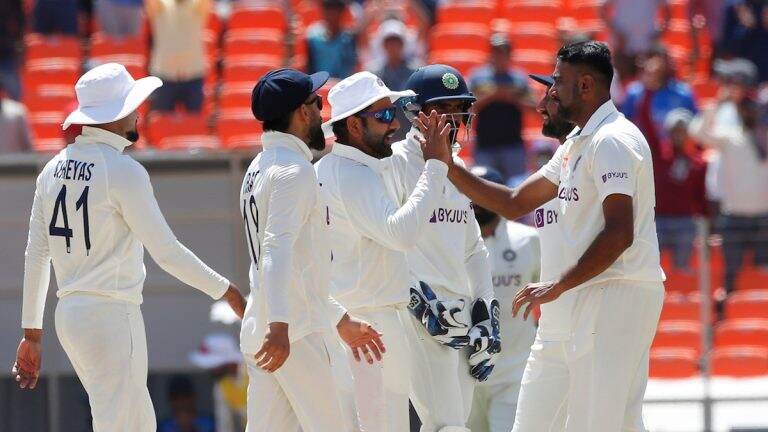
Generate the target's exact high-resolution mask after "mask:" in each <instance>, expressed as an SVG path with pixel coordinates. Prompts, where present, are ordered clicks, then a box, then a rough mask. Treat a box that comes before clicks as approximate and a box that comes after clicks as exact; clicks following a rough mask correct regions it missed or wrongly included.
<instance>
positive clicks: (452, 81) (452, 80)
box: [443, 72, 459, 90]
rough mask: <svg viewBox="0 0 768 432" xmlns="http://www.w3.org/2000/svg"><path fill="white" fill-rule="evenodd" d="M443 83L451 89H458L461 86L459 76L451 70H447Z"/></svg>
mask: <svg viewBox="0 0 768 432" xmlns="http://www.w3.org/2000/svg"><path fill="white" fill-rule="evenodd" d="M443 85H444V86H445V88H447V89H449V90H456V89H457V88H458V87H459V78H458V77H457V76H456V75H454V74H452V73H450V72H446V73H444V74H443Z"/></svg>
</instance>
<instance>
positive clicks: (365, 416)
mask: <svg viewBox="0 0 768 432" xmlns="http://www.w3.org/2000/svg"><path fill="white" fill-rule="evenodd" d="M406 96H415V94H414V93H413V92H412V91H403V92H394V91H391V90H390V89H388V88H387V86H386V85H384V82H382V80H381V79H380V78H379V77H377V76H376V75H374V74H372V73H370V72H359V73H356V74H354V75H352V76H350V77H348V78H346V79H344V80H342V81H340V82H339V83H338V84H336V85H335V86H333V87H332V88H331V90H330V92H329V93H328V100H329V102H330V104H331V119H330V120H329V121H327V122H325V123H324V124H323V127H324V128H325V130H326V132H327V133H326V136H335V137H336V142H335V143H334V144H333V149H332V150H331V153H330V154H328V155H326V156H325V157H323V158H322V159H321V160H320V161H319V162H318V163H317V164H316V165H315V169H316V171H317V178H318V181H319V182H320V193H321V196H322V197H323V201H324V203H325V205H326V207H325V208H326V213H325V216H326V219H325V222H326V224H327V225H328V226H329V228H330V236H331V245H332V248H331V249H332V254H333V262H332V265H331V292H332V294H333V296H334V298H335V299H337V300H338V301H339V302H340V303H341V304H342V305H343V306H344V307H345V308H347V309H348V310H349V311H350V313H353V314H354V315H355V316H358V317H361V318H363V319H365V320H366V321H368V322H370V323H371V324H373V325H374V326H375V327H376V328H377V329H378V330H380V331H382V332H383V334H384V336H383V337H382V339H383V341H384V344H385V345H386V347H387V352H386V354H384V356H383V358H382V361H381V362H379V363H377V364H376V365H373V366H372V365H367V364H363V363H359V362H355V361H352V362H350V366H351V369H352V375H353V377H354V385H355V392H354V393H355V403H356V405H357V411H358V418H359V420H360V427H361V429H362V430H364V431H366V432H404V431H408V430H409V416H408V393H409V390H410V388H409V386H410V376H409V369H408V368H409V365H408V347H407V343H406V341H405V339H404V338H403V336H402V335H403V333H404V332H405V331H404V329H403V325H402V322H401V319H406V320H409V319H410V318H409V315H408V312H407V310H406V305H407V304H408V299H409V287H410V286H411V279H410V273H409V272H408V263H407V261H406V258H405V251H406V250H408V249H409V248H411V247H413V246H414V245H415V244H416V241H417V239H418V238H419V235H420V233H421V232H422V231H423V229H424V228H425V226H426V225H427V222H428V221H429V217H430V215H431V213H432V210H433V208H434V207H435V205H436V204H437V203H438V202H439V201H440V196H441V194H442V192H443V187H444V185H445V183H446V175H447V173H448V166H447V165H446V163H445V160H447V159H448V158H449V157H450V156H451V152H450V146H449V145H448V135H449V127H450V126H449V125H448V124H446V123H445V119H444V118H443V121H438V119H437V115H436V114H435V115H433V117H432V119H431V121H432V124H431V126H432V129H431V130H430V131H428V133H427V134H426V137H427V139H426V140H425V141H422V142H421V149H422V151H423V153H424V159H426V163H424V164H423V166H422V171H421V174H420V176H419V181H418V183H417V184H416V187H415V188H414V190H413V191H411V193H410V194H409V196H408V199H407V200H406V202H405V204H404V205H402V206H398V205H395V203H394V201H393V200H392V199H391V198H390V197H389V195H388V193H387V192H386V189H385V186H384V181H383V179H382V174H383V171H386V170H388V169H389V167H388V160H387V159H386V158H387V157H389V156H391V155H392V149H391V147H390V146H391V145H392V142H393V140H392V137H393V135H394V134H395V132H397V130H398V129H399V128H400V124H399V122H398V121H397V119H396V117H395V115H396V112H397V109H398V108H397V107H396V106H395V105H394V104H393V102H395V101H397V100H398V99H400V98H401V97H406ZM440 131H442V132H443V133H442V135H440V134H438V133H437V132H440ZM401 314H402V315H401Z"/></svg>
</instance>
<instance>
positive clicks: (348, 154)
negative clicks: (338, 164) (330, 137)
mask: <svg viewBox="0 0 768 432" xmlns="http://www.w3.org/2000/svg"><path fill="white" fill-rule="evenodd" d="M331 153H333V154H336V155H339V156H341V157H343V158H347V159H351V160H353V161H356V162H360V163H361V164H363V165H365V166H367V167H369V168H371V169H372V170H374V171H376V172H377V173H381V171H382V170H383V169H384V164H383V163H382V161H381V159H376V158H375V157H373V156H370V155H367V154H365V153H363V152H362V151H361V150H360V149H358V148H356V147H352V146H348V145H346V144H341V143H339V142H335V143H334V144H333V149H331Z"/></svg>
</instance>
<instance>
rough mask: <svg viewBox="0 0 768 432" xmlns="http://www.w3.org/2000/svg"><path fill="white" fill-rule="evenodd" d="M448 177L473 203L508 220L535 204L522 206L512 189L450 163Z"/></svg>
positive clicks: (513, 218)
mask: <svg viewBox="0 0 768 432" xmlns="http://www.w3.org/2000/svg"><path fill="white" fill-rule="evenodd" d="M448 179H449V180H450V181H451V183H453V184H454V185H455V186H456V187H457V188H458V189H459V190H460V191H461V193H463V194H464V195H466V196H467V197H468V198H469V199H470V200H472V202H473V203H474V204H475V205H478V206H480V207H483V208H485V209H488V210H490V211H492V212H494V213H497V214H499V215H501V216H503V217H504V218H506V219H509V220H515V219H517V218H519V217H521V216H524V215H526V214H528V213H530V212H531V211H533V210H534V209H535V208H536V206H535V205H531V206H522V205H520V204H522V203H521V202H520V200H519V199H518V198H516V192H515V190H514V189H510V188H508V187H506V186H504V185H500V184H496V183H493V182H489V181H487V180H484V179H481V178H479V177H477V176H475V175H473V174H472V173H470V172H469V171H468V170H467V169H466V168H464V167H461V166H459V165H456V164H450V169H449V170H448Z"/></svg>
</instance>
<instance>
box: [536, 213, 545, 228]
mask: <svg viewBox="0 0 768 432" xmlns="http://www.w3.org/2000/svg"><path fill="white" fill-rule="evenodd" d="M534 222H535V223H536V228H542V227H544V209H543V208H540V209H536V213H535V214H534Z"/></svg>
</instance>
